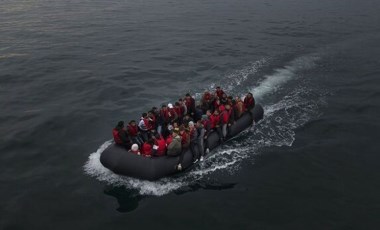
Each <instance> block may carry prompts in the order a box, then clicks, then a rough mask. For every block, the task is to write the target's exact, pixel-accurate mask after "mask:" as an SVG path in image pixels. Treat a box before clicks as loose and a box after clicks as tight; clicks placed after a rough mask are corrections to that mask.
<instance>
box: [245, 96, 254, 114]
mask: <svg viewBox="0 0 380 230" xmlns="http://www.w3.org/2000/svg"><path fill="white" fill-rule="evenodd" d="M244 106H245V109H246V110H247V111H251V110H252V109H253V108H254V107H255V98H253V94H252V93H248V94H247V96H245V98H244Z"/></svg>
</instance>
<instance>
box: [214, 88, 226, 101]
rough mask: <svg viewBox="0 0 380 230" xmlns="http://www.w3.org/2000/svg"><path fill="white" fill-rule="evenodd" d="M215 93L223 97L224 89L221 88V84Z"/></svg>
mask: <svg viewBox="0 0 380 230" xmlns="http://www.w3.org/2000/svg"><path fill="white" fill-rule="evenodd" d="M215 94H216V96H217V97H218V98H219V99H222V97H223V94H224V91H223V90H222V89H221V88H220V86H217V87H216V90H215Z"/></svg>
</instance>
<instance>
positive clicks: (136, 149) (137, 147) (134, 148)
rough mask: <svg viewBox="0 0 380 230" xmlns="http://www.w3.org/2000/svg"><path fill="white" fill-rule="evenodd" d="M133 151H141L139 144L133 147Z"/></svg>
mask: <svg viewBox="0 0 380 230" xmlns="http://www.w3.org/2000/svg"><path fill="white" fill-rule="evenodd" d="M131 150H132V151H133V152H137V151H139V146H138V145H137V144H133V145H132V147H131Z"/></svg>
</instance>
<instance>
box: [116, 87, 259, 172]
mask: <svg viewBox="0 0 380 230" xmlns="http://www.w3.org/2000/svg"><path fill="white" fill-rule="evenodd" d="M254 106H255V99H254V97H253V95H252V93H250V92H249V93H247V95H246V96H245V98H244V99H243V100H242V99H241V98H240V97H235V98H234V97H232V96H228V95H227V94H226V92H224V91H223V89H221V87H220V86H217V87H216V90H215V92H214V93H210V91H207V90H206V91H205V92H204V93H203V95H202V96H201V99H200V102H199V104H198V105H196V102H195V99H194V98H193V97H192V96H191V95H190V94H189V93H187V94H186V95H185V97H184V98H179V99H178V101H177V102H175V103H174V105H173V104H172V103H169V104H167V105H166V104H163V105H162V106H161V108H160V109H158V108H157V107H152V109H151V110H150V111H148V112H144V113H142V116H141V118H140V121H139V122H138V123H137V122H136V121H135V120H131V121H130V122H129V123H128V125H127V127H124V122H123V121H120V122H119V123H118V124H117V125H116V127H115V128H114V129H113V130H112V134H113V137H114V141H115V143H116V144H117V145H121V146H124V147H125V148H126V149H127V150H128V151H130V152H132V153H135V154H138V155H140V154H141V155H142V156H145V157H152V156H154V157H156V156H157V157H158V156H165V155H168V156H181V157H180V161H179V162H178V166H177V167H178V168H181V162H182V158H183V154H184V152H185V151H187V150H188V149H190V150H191V153H192V154H193V161H194V162H195V161H198V160H201V161H202V160H203V159H204V155H205V153H208V151H209V150H208V143H207V139H208V136H209V135H210V133H211V132H216V133H217V134H218V137H219V142H220V143H222V142H223V141H225V140H226V139H227V138H228V133H229V129H230V127H231V126H232V125H233V124H234V123H235V121H236V120H238V119H239V118H240V117H241V116H242V115H243V114H244V113H245V112H250V111H251V110H252V109H253V108H254Z"/></svg>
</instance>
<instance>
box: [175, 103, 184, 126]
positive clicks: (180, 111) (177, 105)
mask: <svg viewBox="0 0 380 230" xmlns="http://www.w3.org/2000/svg"><path fill="white" fill-rule="evenodd" d="M174 110H175V112H176V113H177V115H178V119H177V121H178V124H182V119H183V112H184V110H183V107H182V106H181V104H180V103H179V102H178V101H177V102H176V103H175V104H174Z"/></svg>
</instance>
